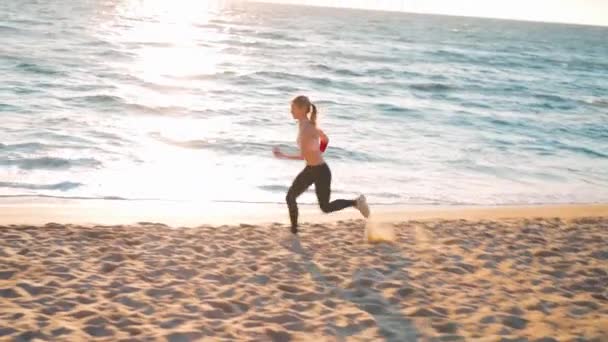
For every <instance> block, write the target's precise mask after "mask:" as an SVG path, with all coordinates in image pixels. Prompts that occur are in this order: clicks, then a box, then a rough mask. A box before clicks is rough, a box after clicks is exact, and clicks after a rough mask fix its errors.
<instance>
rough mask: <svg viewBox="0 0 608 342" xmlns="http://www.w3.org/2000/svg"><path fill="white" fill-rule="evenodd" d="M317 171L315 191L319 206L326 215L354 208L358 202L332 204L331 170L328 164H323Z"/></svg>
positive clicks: (339, 201) (349, 201) (337, 201)
mask: <svg viewBox="0 0 608 342" xmlns="http://www.w3.org/2000/svg"><path fill="white" fill-rule="evenodd" d="M315 171H316V172H315V191H316V193H317V199H318V200H319V206H320V207H321V210H322V211H323V212H324V213H331V212H334V211H338V210H342V209H345V208H350V207H354V206H355V205H356V204H357V202H356V201H351V200H343V199H339V200H335V201H332V202H330V201H329V199H330V196H331V170H330V169H329V166H327V164H323V165H321V166H318V170H315Z"/></svg>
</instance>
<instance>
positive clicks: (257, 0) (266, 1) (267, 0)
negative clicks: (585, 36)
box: [245, 0, 608, 29]
mask: <svg viewBox="0 0 608 342" xmlns="http://www.w3.org/2000/svg"><path fill="white" fill-rule="evenodd" d="M245 1H246V2H251V3H259V4H272V5H282V6H295V7H309V8H331V9H345V10H353V11H363V12H385V13H401V14H416V15H431V16H439V17H452V18H471V19H487V20H504V21H513V22H522V23H538V24H553V25H570V26H585V27H596V28H603V29H606V28H608V23H606V24H599V23H596V24H590V23H580V22H570V21H544V20H532V19H523V18H503V17H494V16H475V15H462V14H449V13H434V12H416V11H406V10H390V9H382V8H360V7H346V6H332V5H330V4H327V5H312V4H302V3H291V2H278V1H273V0H245Z"/></svg>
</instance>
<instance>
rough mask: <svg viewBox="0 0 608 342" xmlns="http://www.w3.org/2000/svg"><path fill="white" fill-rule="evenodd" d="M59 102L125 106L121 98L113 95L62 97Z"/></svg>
mask: <svg viewBox="0 0 608 342" xmlns="http://www.w3.org/2000/svg"><path fill="white" fill-rule="evenodd" d="M61 100H64V101H69V102H83V103H87V104H103V105H122V104H125V102H124V100H123V98H121V97H119V96H114V95H105V94H100V95H85V96H73V97H63V98H61Z"/></svg>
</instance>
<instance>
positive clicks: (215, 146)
mask: <svg viewBox="0 0 608 342" xmlns="http://www.w3.org/2000/svg"><path fill="white" fill-rule="evenodd" d="M0 80H1V82H0V118H1V125H0V195H1V196H4V197H12V196H23V195H33V196H59V197H75V198H105V199H118V198H122V199H132V200H135V199H163V200H186V201H190V200H201V201H243V202H250V201H251V202H282V201H283V198H284V194H285V191H286V189H287V188H288V186H289V184H290V182H291V180H292V178H293V177H294V176H295V175H296V173H297V172H298V171H299V169H300V168H301V167H302V165H301V163H298V162H287V161H279V160H276V159H273V157H272V154H271V149H272V147H273V146H275V145H281V146H283V147H284V148H292V149H293V147H294V146H295V139H296V136H295V135H296V126H295V123H294V122H293V121H292V120H291V119H290V115H289V101H290V99H291V98H292V97H293V96H295V95H299V94H306V95H309V96H310V97H311V98H312V99H313V100H314V101H316V103H317V104H318V106H319V108H320V124H321V127H322V128H323V129H324V130H325V131H326V132H327V133H328V134H329V135H330V139H331V142H330V146H329V149H328V152H327V153H326V159H327V161H328V163H329V164H330V166H331V167H332V171H333V174H334V184H333V185H334V190H335V193H336V195H337V196H352V195H354V194H356V193H359V192H364V193H367V194H368V197H369V198H370V201H371V202H374V203H404V204H525V203H572V202H577V203H579V202H580V203H589V202H606V201H608V28H601V27H584V26H569V25H556V24H541V23H523V22H513V21H500V20H487V19H474V18H455V17H442V16H428V15H412V14H399V13H382V12H366V11H354V10H338V9H332V10H329V9H319V8H306V7H293V6H281V5H261V4H252V3H242V2H241V3H226V2H221V3H217V2H208V1H207V2H205V1H200V2H197V1H185V0H175V1H160V0H121V1H118V0H107V1H80V2H65V1H37V0H5V1H2V2H0ZM312 200H313V196H312V194H310V193H309V194H306V195H305V198H304V199H303V201H312Z"/></svg>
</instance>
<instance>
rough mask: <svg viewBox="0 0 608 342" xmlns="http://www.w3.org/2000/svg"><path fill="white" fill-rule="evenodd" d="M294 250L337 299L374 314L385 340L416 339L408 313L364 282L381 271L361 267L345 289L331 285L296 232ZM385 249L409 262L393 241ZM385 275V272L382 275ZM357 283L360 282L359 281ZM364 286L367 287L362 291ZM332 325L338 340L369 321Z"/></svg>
mask: <svg viewBox="0 0 608 342" xmlns="http://www.w3.org/2000/svg"><path fill="white" fill-rule="evenodd" d="M290 247H291V250H292V251H293V252H295V253H296V254H299V255H300V256H301V258H302V261H303V263H304V265H305V267H306V270H307V271H308V272H309V273H310V275H311V276H312V279H313V280H314V281H315V282H316V283H317V285H318V286H320V287H321V288H324V289H325V290H326V291H327V293H329V295H331V296H335V297H336V298H338V299H342V300H344V301H349V302H351V303H353V304H354V305H355V306H357V307H358V308H359V309H360V310H362V311H365V312H367V313H368V314H370V315H371V316H372V317H373V318H374V321H375V322H376V324H377V325H378V327H379V329H380V334H381V335H382V336H383V337H384V338H385V340H386V341H395V342H397V341H399V342H410V341H416V340H417V333H416V329H415V327H414V324H413V322H412V321H411V320H410V319H408V318H407V317H405V316H404V315H403V314H402V313H401V312H399V310H398V309H396V308H395V307H393V305H391V303H390V302H389V301H388V300H387V299H386V298H384V296H383V295H382V294H381V293H380V292H379V291H377V290H375V289H373V288H372V287H369V286H365V285H362V283H363V282H361V281H360V280H361V278H362V277H364V276H368V275H374V273H375V275H377V274H379V272H378V271H376V270H372V269H368V268H360V269H359V270H357V272H355V274H353V279H352V284H355V286H354V287H353V288H351V289H342V288H339V287H337V286H334V285H332V284H331V283H330V282H329V281H328V280H327V279H326V277H325V276H324V275H323V273H321V270H320V269H319V267H318V266H317V265H316V264H315V263H314V261H313V260H312V257H311V255H310V254H309V253H308V252H306V251H305V250H304V248H302V244H301V243H300V239H299V237H298V236H293V237H292V241H291V246H290ZM382 250H383V251H387V252H388V253H391V255H392V256H399V258H400V263H402V264H403V265H404V266H405V265H407V263H408V260H407V259H405V258H403V256H401V255H400V253H399V251H398V250H397V249H396V248H394V247H393V246H391V245H387V246H384V248H382ZM380 276H383V275H380ZM357 284H358V285H357ZM363 290H364V291H363ZM331 328H332V329H333V330H334V331H335V332H336V335H337V337H338V339H339V340H344V339H345V338H346V337H349V336H353V335H356V334H358V333H360V332H361V331H363V330H365V329H367V328H369V325H353V324H351V325H348V326H347V327H339V326H336V325H334V324H331Z"/></svg>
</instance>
